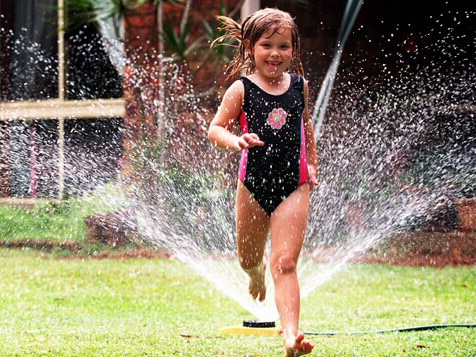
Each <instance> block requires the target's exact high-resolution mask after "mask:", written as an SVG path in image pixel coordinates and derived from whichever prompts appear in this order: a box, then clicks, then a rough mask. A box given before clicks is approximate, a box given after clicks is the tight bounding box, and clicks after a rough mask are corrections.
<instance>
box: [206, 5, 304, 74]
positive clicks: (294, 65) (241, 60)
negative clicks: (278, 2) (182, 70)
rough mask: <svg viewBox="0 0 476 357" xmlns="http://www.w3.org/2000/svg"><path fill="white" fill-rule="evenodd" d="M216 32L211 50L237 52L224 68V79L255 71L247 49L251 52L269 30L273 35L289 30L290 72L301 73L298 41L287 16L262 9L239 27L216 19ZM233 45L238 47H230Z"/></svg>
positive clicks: (223, 19)
mask: <svg viewBox="0 0 476 357" xmlns="http://www.w3.org/2000/svg"><path fill="white" fill-rule="evenodd" d="M217 19H218V21H219V30H220V31H222V32H224V34H223V35H222V36H220V37H218V38H217V39H215V41H213V42H212V46H216V45H229V46H235V47H237V48H238V53H237V54H236V56H235V57H234V58H233V59H232V61H231V62H230V63H229V64H228V66H227V74H228V76H227V78H230V77H234V76H236V75H237V74H238V73H239V72H240V71H241V70H242V69H246V74H251V73H252V72H253V71H254V70H255V68H256V67H255V63H254V60H253V55H252V53H250V52H249V51H248V50H247V48H250V49H253V48H254V46H255V44H256V42H257V41H258V39H259V38H260V37H261V36H263V34H265V33H266V32H268V31H270V30H272V31H273V34H274V33H276V32H279V31H282V30H283V29H290V30H291V37H292V48H293V57H292V60H291V65H290V68H289V69H290V70H291V71H294V72H296V73H298V74H299V75H302V74H303V73H304V70H303V67H302V63H301V56H300V49H301V47H300V37H299V31H298V28H297V25H296V23H295V22H294V19H293V18H292V17H291V15H289V14H288V13H287V12H284V11H281V10H278V9H270V8H267V9H262V10H259V11H257V12H255V13H253V14H251V15H250V16H248V17H247V18H246V19H245V20H244V21H243V24H241V25H240V24H239V23H238V22H236V21H235V20H233V19H231V18H229V17H227V16H218V17H217ZM233 42H235V43H236V42H237V43H238V44H234V43H233Z"/></svg>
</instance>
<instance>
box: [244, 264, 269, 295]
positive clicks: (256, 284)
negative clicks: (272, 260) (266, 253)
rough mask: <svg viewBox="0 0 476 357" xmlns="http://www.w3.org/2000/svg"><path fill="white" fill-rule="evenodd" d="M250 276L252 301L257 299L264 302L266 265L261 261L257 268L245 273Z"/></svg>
mask: <svg viewBox="0 0 476 357" xmlns="http://www.w3.org/2000/svg"><path fill="white" fill-rule="evenodd" d="M247 272H248V275H249V276H250V286H249V290H250V294H251V296H252V297H253V299H258V300H259V301H264V299H265V298H266V282H265V272H266V263H265V262H264V261H263V262H262V263H261V264H260V265H258V266H257V267H255V268H253V269H250V270H248V271H247Z"/></svg>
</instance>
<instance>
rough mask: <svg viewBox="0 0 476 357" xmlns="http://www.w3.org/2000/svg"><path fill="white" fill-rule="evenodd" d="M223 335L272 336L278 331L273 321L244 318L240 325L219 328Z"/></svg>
mask: <svg viewBox="0 0 476 357" xmlns="http://www.w3.org/2000/svg"><path fill="white" fill-rule="evenodd" d="M220 333H222V334H225V335H253V336H272V335H277V334H278V333H279V332H278V330H277V329H276V324H275V322H274V321H259V320H244V321H243V325H242V326H230V327H225V328H222V329H221V330H220Z"/></svg>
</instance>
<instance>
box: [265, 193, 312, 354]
mask: <svg viewBox="0 0 476 357" xmlns="http://www.w3.org/2000/svg"><path fill="white" fill-rule="evenodd" d="M309 203H310V193H309V185H302V186H300V187H299V188H298V189H297V190H296V191H294V192H293V193H292V194H291V195H290V196H289V197H288V198H286V200H284V201H283V202H282V203H281V204H280V205H279V206H278V208H277V209H276V210H275V211H274V212H273V214H272V215H271V220H270V227H271V262H270V263H271V273H272V276H273V281H274V288H275V299H276V306H277V308H278V312H279V316H280V319H281V326H282V329H283V335H284V341H285V347H286V353H287V355H289V356H300V355H302V354H306V353H309V352H311V351H312V349H313V347H314V346H313V345H312V344H311V343H310V342H309V341H307V340H305V339H304V336H303V335H302V333H299V314H300V302H301V301H300V300H301V296H300V291H299V282H298V277H297V263H298V259H299V254H300V253H301V248H302V244H303V241H304V236H305V233H306V226H307V221H308V214H309Z"/></svg>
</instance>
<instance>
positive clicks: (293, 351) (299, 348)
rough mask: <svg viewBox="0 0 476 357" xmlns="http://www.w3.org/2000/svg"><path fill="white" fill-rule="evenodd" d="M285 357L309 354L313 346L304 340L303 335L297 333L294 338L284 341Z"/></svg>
mask: <svg viewBox="0 0 476 357" xmlns="http://www.w3.org/2000/svg"><path fill="white" fill-rule="evenodd" d="M284 348H285V349H286V357H296V356H302V355H307V354H308V353H311V351H312V349H313V348H314V345H313V344H312V343H311V342H309V341H308V340H306V339H304V334H303V333H298V335H297V336H296V337H289V338H287V339H286V340H285V341H284Z"/></svg>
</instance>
